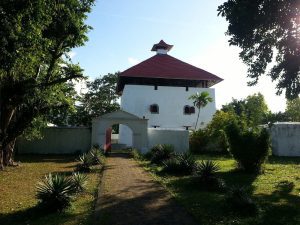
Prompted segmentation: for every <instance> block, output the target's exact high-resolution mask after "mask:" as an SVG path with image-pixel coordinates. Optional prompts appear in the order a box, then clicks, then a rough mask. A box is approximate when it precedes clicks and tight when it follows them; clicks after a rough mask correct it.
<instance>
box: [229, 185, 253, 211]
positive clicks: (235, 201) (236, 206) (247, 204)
mask: <svg viewBox="0 0 300 225" xmlns="http://www.w3.org/2000/svg"><path fill="white" fill-rule="evenodd" d="M225 203H226V207H228V206H229V208H230V209H231V210H232V211H233V212H235V213H238V214H241V215H249V216H250V215H255V214H256V213H257V212H258V207H257V205H256V203H255V202H254V201H253V200H252V198H251V197H250V196H249V195H248V193H247V191H246V189H245V188H243V187H232V188H230V189H229V191H228V192H227V194H226V196H225Z"/></svg>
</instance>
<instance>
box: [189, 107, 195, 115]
mask: <svg viewBox="0 0 300 225" xmlns="http://www.w3.org/2000/svg"><path fill="white" fill-rule="evenodd" d="M190 113H191V114H194V113H195V107H194V106H192V107H190Z"/></svg>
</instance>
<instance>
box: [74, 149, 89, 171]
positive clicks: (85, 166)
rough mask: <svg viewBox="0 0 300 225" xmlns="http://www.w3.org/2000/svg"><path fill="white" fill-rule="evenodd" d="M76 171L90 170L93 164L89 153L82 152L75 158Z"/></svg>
mask: <svg viewBox="0 0 300 225" xmlns="http://www.w3.org/2000/svg"><path fill="white" fill-rule="evenodd" d="M77 161H78V164H77V171H79V172H90V171H91V168H90V167H91V166H92V165H93V159H92V157H91V155H90V154H86V153H83V154H82V155H80V156H79V158H78V159H77Z"/></svg>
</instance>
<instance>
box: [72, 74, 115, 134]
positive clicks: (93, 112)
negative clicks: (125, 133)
mask: <svg viewBox="0 0 300 225" xmlns="http://www.w3.org/2000/svg"><path fill="white" fill-rule="evenodd" d="M118 75H119V73H118V72H117V73H114V74H111V73H109V74H107V75H104V76H102V77H100V78H97V79H95V80H94V81H89V82H87V89H88V91H87V93H85V94H83V95H82V97H81V98H79V99H78V101H79V102H80V103H81V104H80V105H78V106H76V113H75V114H72V115H71V117H70V119H69V120H70V123H71V124H74V125H88V126H90V125H91V123H92V118H95V117H99V116H101V115H103V114H106V113H110V112H114V111H116V110H118V109H119V108H120V105H119V103H118V98H119V96H118V94H117V93H116V87H117V81H118ZM114 128H115V127H114Z"/></svg>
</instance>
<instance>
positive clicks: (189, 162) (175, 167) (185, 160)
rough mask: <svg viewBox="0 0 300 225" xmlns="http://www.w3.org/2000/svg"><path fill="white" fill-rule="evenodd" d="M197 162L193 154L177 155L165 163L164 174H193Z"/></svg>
mask: <svg viewBox="0 0 300 225" xmlns="http://www.w3.org/2000/svg"><path fill="white" fill-rule="evenodd" d="M195 165H196V161H195V158H194V157H193V155H192V154H190V153H188V152H186V153H176V154H175V155H174V156H173V157H172V158H170V159H167V160H165V161H163V170H162V171H163V172H165V173H170V174H185V175H187V174H192V172H193V171H194V169H195Z"/></svg>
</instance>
